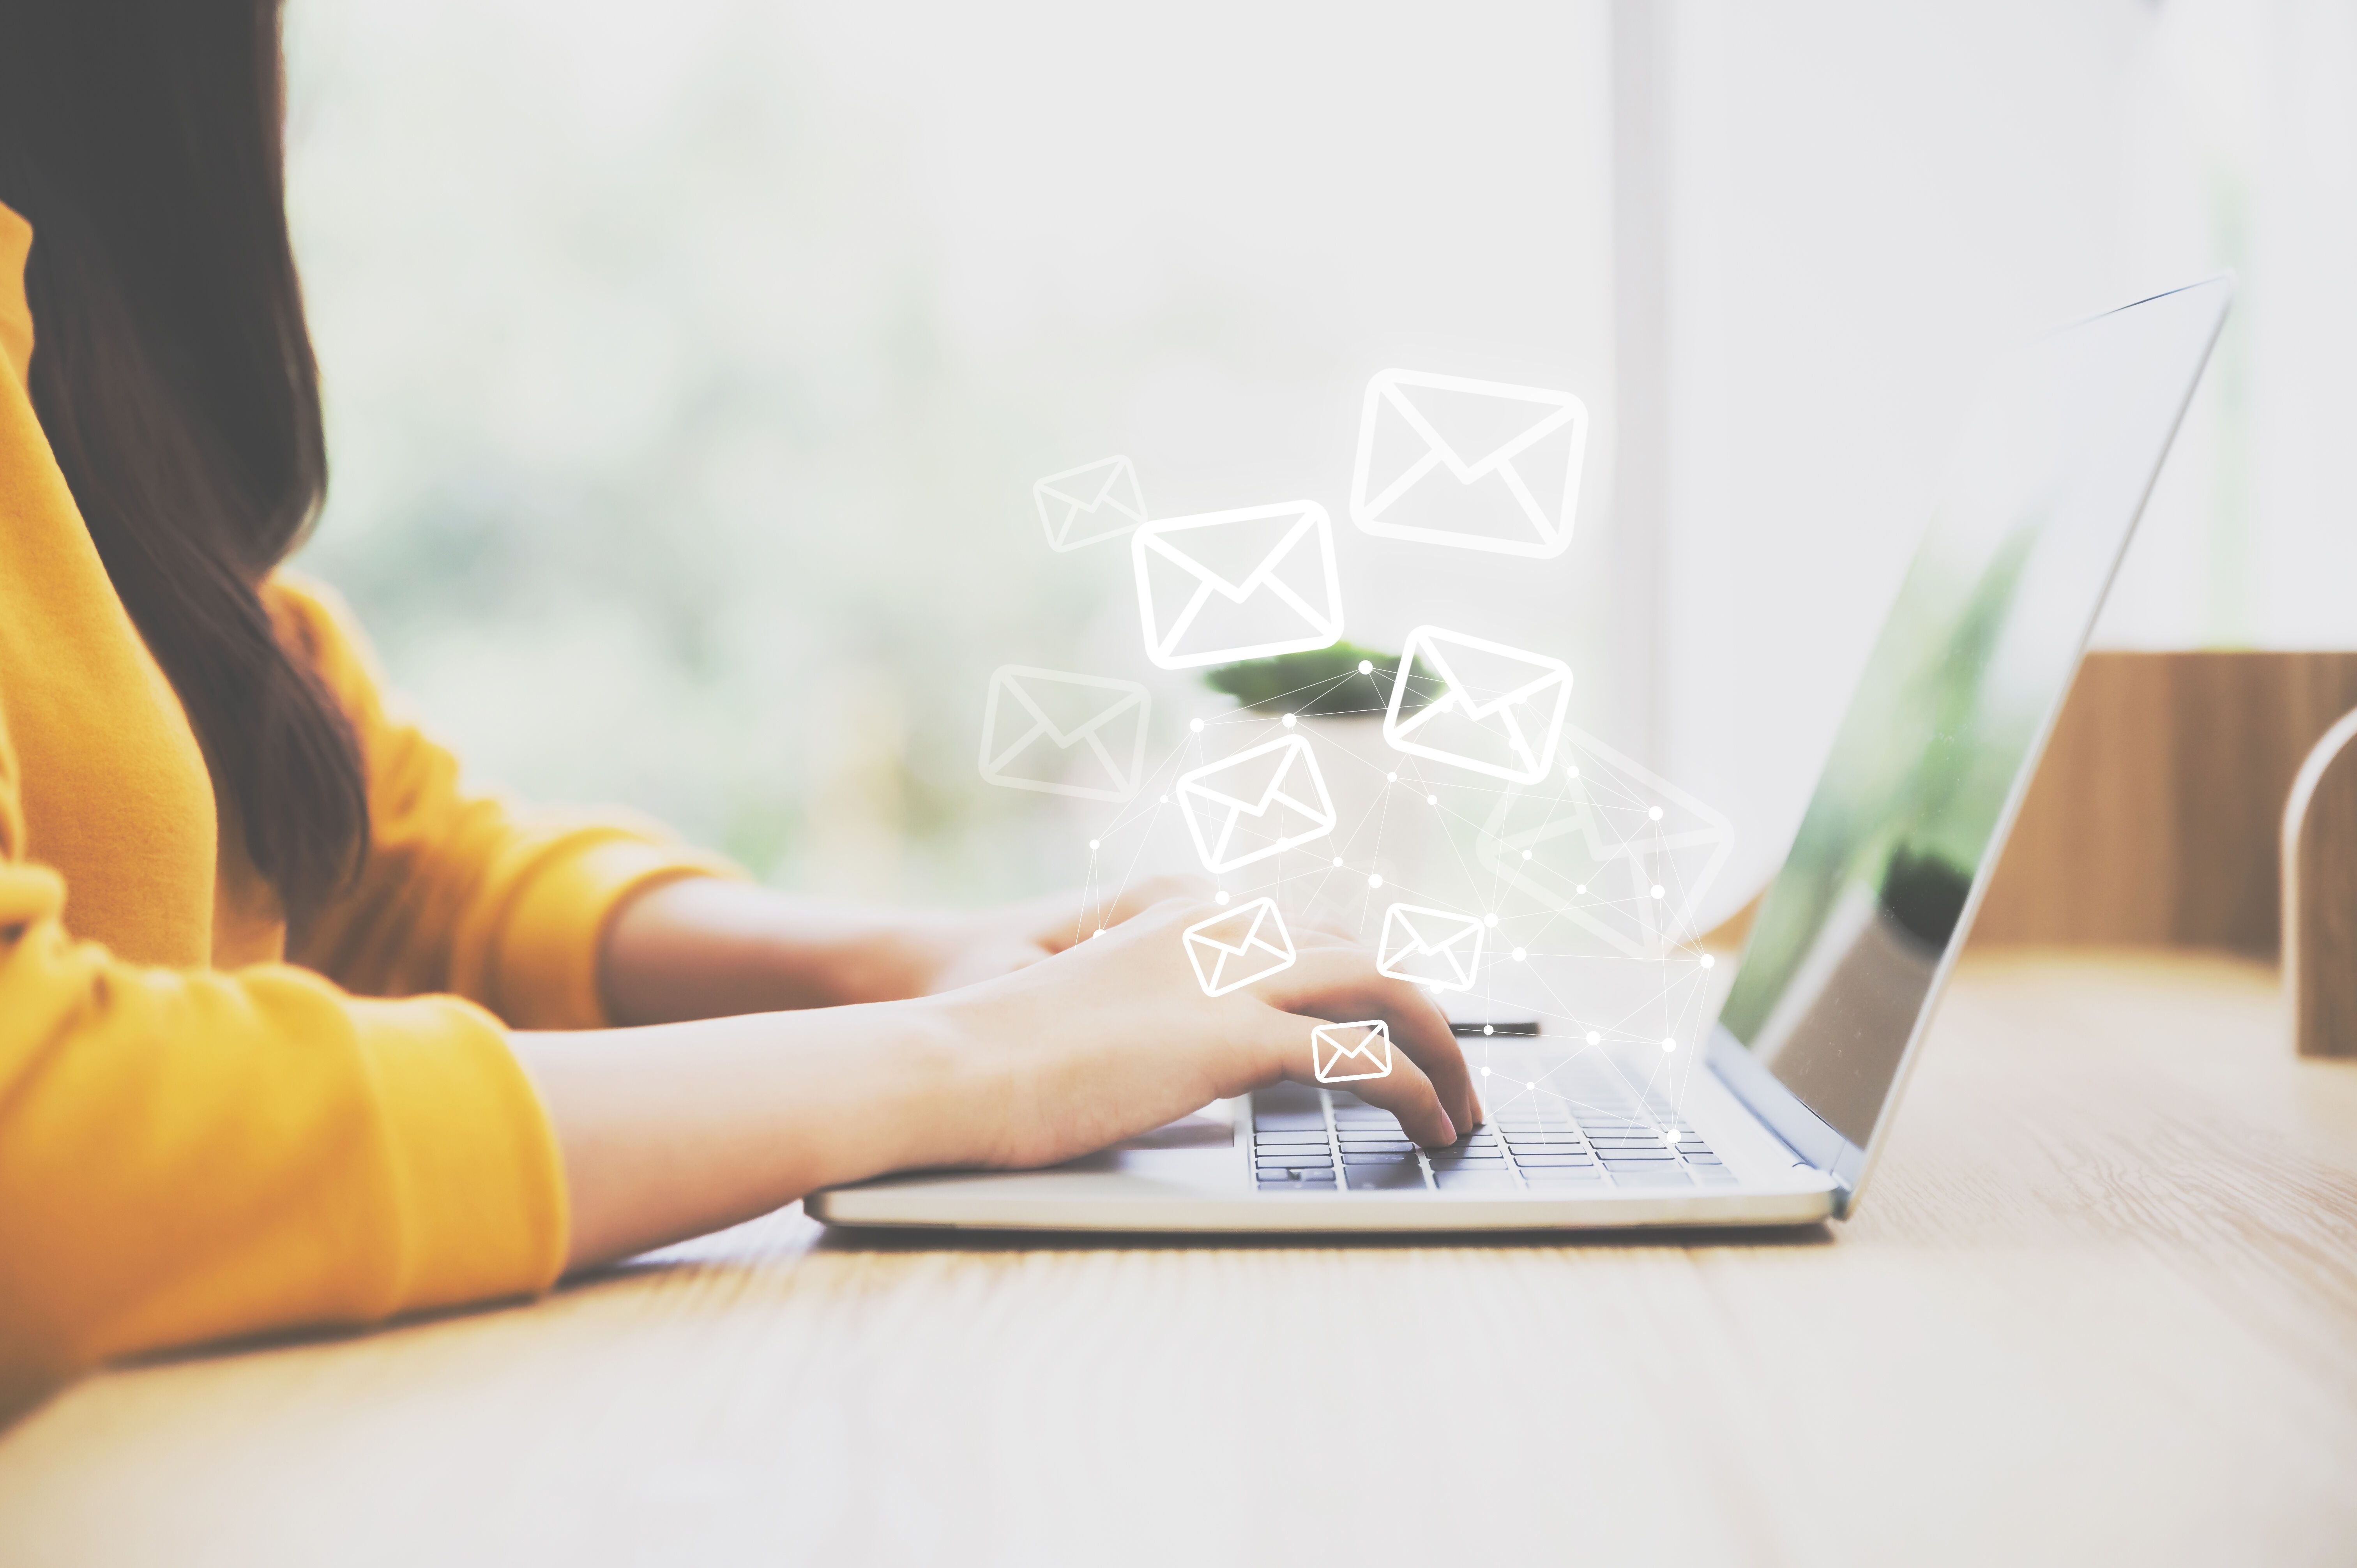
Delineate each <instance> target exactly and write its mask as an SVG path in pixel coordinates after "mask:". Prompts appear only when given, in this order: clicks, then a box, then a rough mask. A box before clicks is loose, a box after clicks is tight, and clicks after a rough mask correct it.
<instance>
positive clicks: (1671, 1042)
mask: <svg viewBox="0 0 2357 1568" xmlns="http://www.w3.org/2000/svg"><path fill="white" fill-rule="evenodd" d="M1677 1048H1678V1042H1677V1038H1676V1036H1672V1035H1663V1036H1662V1049H1663V1050H1665V1051H1674V1050H1676V1049H1677Z"/></svg>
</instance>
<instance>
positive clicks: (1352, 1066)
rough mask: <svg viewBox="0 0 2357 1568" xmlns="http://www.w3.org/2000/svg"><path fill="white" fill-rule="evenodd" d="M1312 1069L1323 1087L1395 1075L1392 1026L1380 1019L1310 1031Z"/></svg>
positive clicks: (1322, 1027) (1328, 1026) (1332, 1025)
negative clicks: (1324, 1085) (1328, 1084)
mask: <svg viewBox="0 0 2357 1568" xmlns="http://www.w3.org/2000/svg"><path fill="white" fill-rule="evenodd" d="M1309 1069H1310V1070H1311V1071H1312V1072H1314V1073H1316V1074H1317V1075H1318V1082H1320V1083H1356V1082H1358V1081H1359V1080H1360V1079H1367V1078H1389V1077H1390V1076H1391V1074H1392V1026H1390V1025H1389V1024H1386V1023H1384V1022H1383V1020H1382V1019H1381V1018H1369V1019H1367V1020H1365V1021H1364V1022H1363V1023H1358V1024H1320V1025H1318V1026H1317V1027H1316V1028H1314V1029H1312V1030H1310V1031H1309Z"/></svg>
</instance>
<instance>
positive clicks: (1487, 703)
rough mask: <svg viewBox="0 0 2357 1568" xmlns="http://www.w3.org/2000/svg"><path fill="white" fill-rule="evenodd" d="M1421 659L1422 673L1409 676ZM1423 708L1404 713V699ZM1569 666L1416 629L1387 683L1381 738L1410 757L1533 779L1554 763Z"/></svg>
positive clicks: (1429, 628)
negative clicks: (1387, 705)
mask: <svg viewBox="0 0 2357 1568" xmlns="http://www.w3.org/2000/svg"><path fill="white" fill-rule="evenodd" d="M1418 660H1422V661H1423V663H1424V665H1425V667H1426V669H1427V670H1428V671H1430V673H1429V674H1418V673H1416V664H1417V661H1418ZM1416 697H1420V698H1424V699H1426V701H1425V704H1424V706H1423V707H1421V708H1418V709H1415V711H1413V712H1407V711H1405V703H1406V702H1407V701H1408V700H1409V699H1410V698H1416ZM1570 701H1571V666H1570V665H1568V664H1566V663H1565V662H1564V661H1563V660H1560V659H1551V658H1549V657H1548V656H1547V655H1545V654H1544V653H1526V652H1524V651H1523V650H1521V649H1519V648H1508V647H1507V646H1506V645H1505V644H1504V643H1502V642H1489V641H1485V640H1484V639H1480V638H1478V637H1468V636H1466V635H1465V634H1464V633H1463V632H1458V631H1443V630H1441V629H1440V628H1438V627H1437V626H1420V627H1417V628H1415V630H1414V631H1412V632H1409V633H1408V634H1407V650H1406V651H1405V653H1403V654H1401V655H1400V666H1399V673H1398V675H1397V677H1396V678H1395V679H1394V681H1393V682H1392V700H1391V707H1390V709H1389V710H1388V711H1387V712H1386V713H1385V714H1383V739H1384V740H1385V741H1386V742H1388V743H1389V744H1390V745H1391V746H1392V747H1393V749H1394V750H1397V751H1405V752H1406V753H1408V754H1409V755H1410V756H1412V757H1430V758H1432V759H1433V760H1434V761H1435V762H1446V763H1448V764H1450V765H1451V766H1452V767H1457V768H1469V769H1471V770H1472V771H1473V772H1476V773H1486V774H1488V775H1489V776H1490V777H1491V778H1492V779H1505V780H1507V781H1508V782H1509V783H1514V784H1534V783H1536V782H1538V781H1539V780H1540V779H1544V778H1545V777H1546V775H1547V770H1548V769H1549V768H1553V767H1554V766H1555V740H1556V738H1557V737H1558V736H1560V735H1561V734H1562V733H1563V713H1564V709H1565V707H1566V705H1567V704H1568V703H1570Z"/></svg>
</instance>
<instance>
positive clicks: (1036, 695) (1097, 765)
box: [982, 664, 1150, 800]
mask: <svg viewBox="0 0 2357 1568" xmlns="http://www.w3.org/2000/svg"><path fill="white" fill-rule="evenodd" d="M1149 709H1150V704H1149V703H1148V702H1147V699H1146V688H1145V687H1143V686H1141V685H1139V684H1138V683H1137V682H1135V681H1115V680H1111V679H1109V678H1107V677H1105V676H1103V675H1072V674H1067V673H1066V672H1065V671H1061V670H1033V669H1030V668H1028V667H1027V666H1025V665H1021V664H1005V665H1001V666H1000V667H999V668H998V669H996V670H995V671H992V672H991V677H990V695H989V697H988V698H987V699H986V700H985V702H984V703H983V710H982V776H983V778H984V779H985V780H987V781H988V782H990V783H993V784H1003V785H1005V786H1006V788H1007V789H1037V790H1039V791H1040V792H1041V793H1043V794H1049V795H1071V796H1076V797H1078V798H1079V799H1081V800H1128V799H1129V798H1130V797H1131V796H1133V795H1135V794H1136V793H1137V787H1138V785H1139V784H1140V783H1141V782H1142V781H1143V780H1144V779H1145V778H1146V714H1147V713H1148V712H1149Z"/></svg>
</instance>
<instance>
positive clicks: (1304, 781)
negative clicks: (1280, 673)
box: [1172, 735, 1335, 873]
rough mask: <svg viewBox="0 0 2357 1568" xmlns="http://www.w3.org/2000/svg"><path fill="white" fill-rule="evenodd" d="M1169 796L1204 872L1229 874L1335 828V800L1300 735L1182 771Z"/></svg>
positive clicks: (1270, 742) (1285, 737)
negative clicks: (1176, 803) (1174, 798)
mask: <svg viewBox="0 0 2357 1568" xmlns="http://www.w3.org/2000/svg"><path fill="white" fill-rule="evenodd" d="M1172 793H1174V794H1176V795H1177V796H1178V797H1179V814H1180V815H1182V816H1184V817H1185V818H1186V819H1187V831H1188V832H1189V833H1192V834H1193V835H1194V838H1195V853H1196V854H1200V855H1201V856H1202V857H1203V869H1204V870H1206V871H1210V872H1214V873H1217V872H1223V871H1233V870H1235V869H1236V868H1237V867H1239V866H1244V865H1251V864H1252V863H1253V862H1254V861H1256V860H1266V859H1267V858H1268V857H1269V856H1270V855H1273V854H1280V853H1282V852H1283V851H1285V850H1288V849H1291V848H1293V847H1294V846H1295V845H1297V844H1305V843H1308V842H1309V841H1310V840H1312V839H1321V838H1324V837H1325V836H1326V835H1327V834H1328V833H1330V832H1333V831H1334V822H1335V816H1334V797H1333V796H1331V795H1329V794H1328V793H1327V792H1326V776H1325V775H1324V774H1322V773H1320V772H1319V771H1318V754H1317V753H1316V752H1314V751H1312V750H1310V749H1309V740H1308V736H1298V735H1285V736H1277V738H1276V739H1275V740H1270V741H1263V742H1262V743H1261V744H1260V745H1258V746H1252V747H1250V748H1248V749H1246V750H1243V751H1240V752H1238V753H1236V754H1235V755H1234V756H1233V757H1223V758H1222V759H1221V760H1220V761H1218V762H1212V763H1207V764H1205V765H1204V766H1203V767H1201V768H1194V769H1191V770H1190V771H1189V772H1186V773H1181V774H1180V775H1179V783H1178V785H1177V787H1176V788H1175V789H1173V790H1172Z"/></svg>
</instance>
